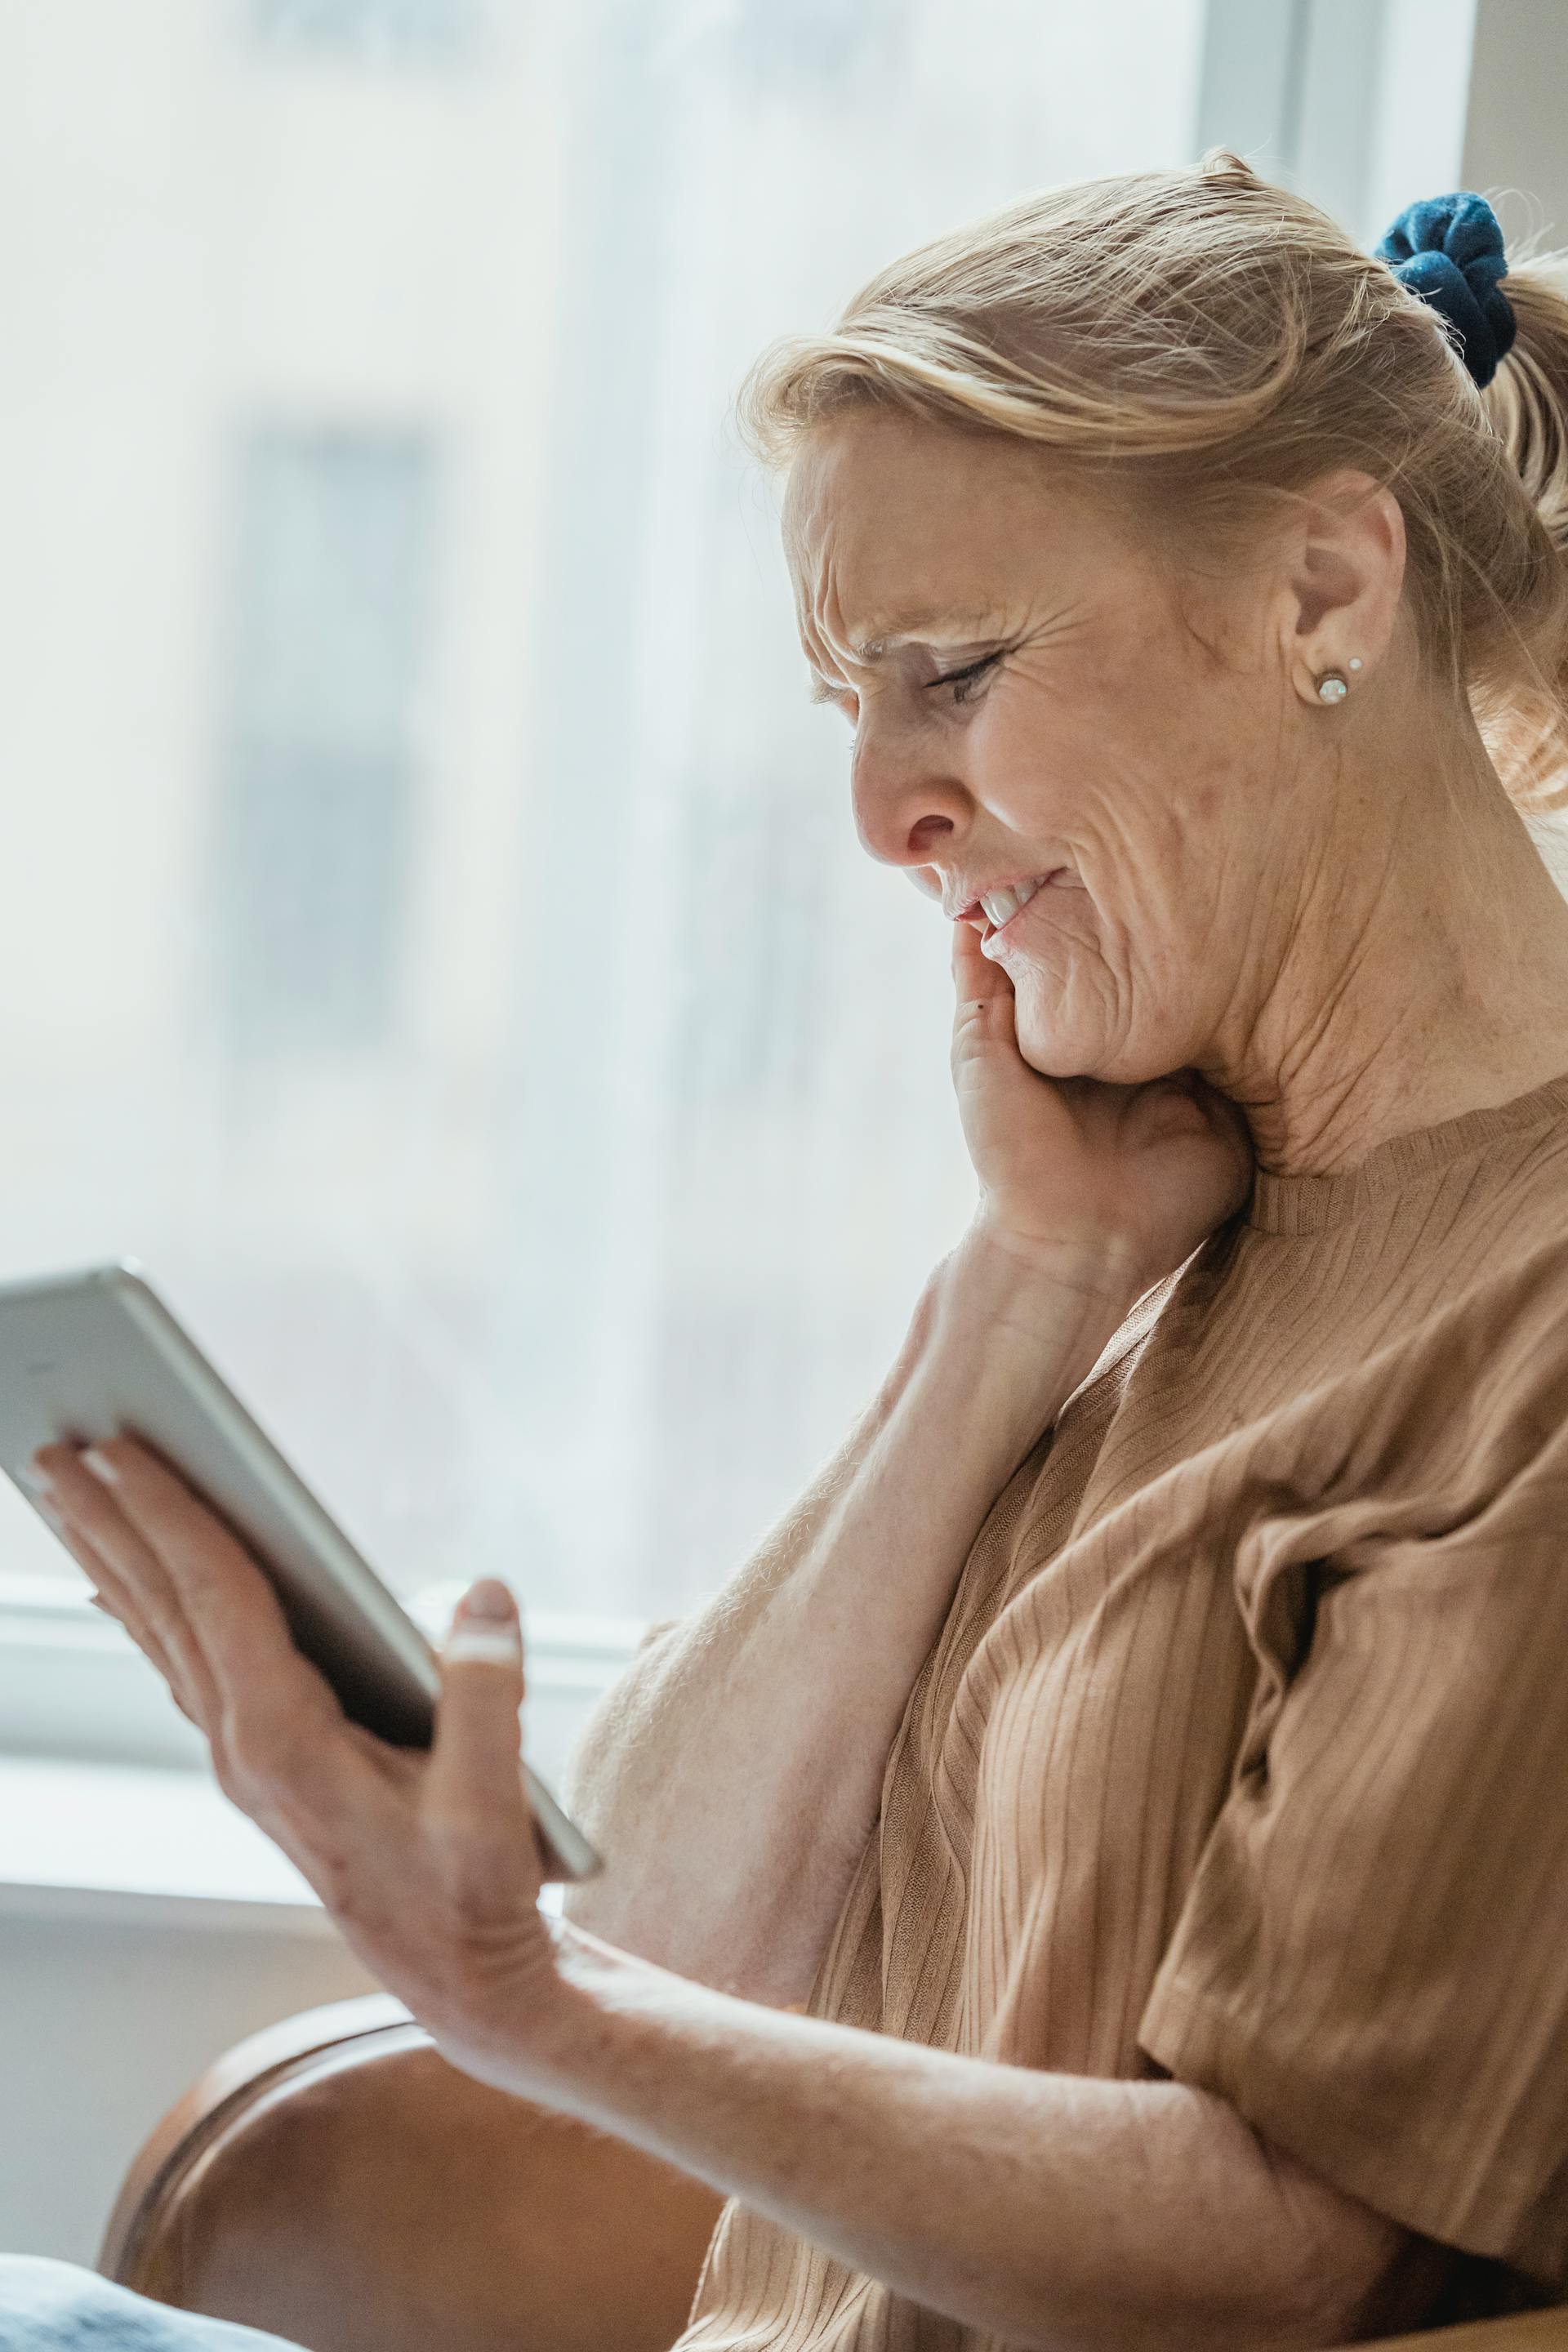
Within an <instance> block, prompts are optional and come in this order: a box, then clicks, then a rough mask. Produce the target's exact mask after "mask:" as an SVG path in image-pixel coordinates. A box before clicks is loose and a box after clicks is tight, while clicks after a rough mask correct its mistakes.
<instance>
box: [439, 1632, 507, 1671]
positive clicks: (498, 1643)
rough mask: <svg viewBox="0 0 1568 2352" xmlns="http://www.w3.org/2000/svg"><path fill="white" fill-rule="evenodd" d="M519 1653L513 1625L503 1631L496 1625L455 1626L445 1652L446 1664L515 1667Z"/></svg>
mask: <svg viewBox="0 0 1568 2352" xmlns="http://www.w3.org/2000/svg"><path fill="white" fill-rule="evenodd" d="M521 1655H522V1642H521V1637H520V1636H519V1634H518V1632H517V1629H516V1627H515V1626H513V1627H512V1628H511V1629H510V1632H504V1633H503V1631H502V1630H501V1628H500V1626H499V1625H471V1626H463V1625H459V1626H458V1631H457V1632H456V1633H454V1634H453V1635H452V1637H451V1639H450V1641H448V1643H447V1647H446V1652H445V1656H446V1661H447V1664H448V1665H449V1666H515V1665H516V1664H517V1662H518V1660H519V1659H520V1658H521Z"/></svg>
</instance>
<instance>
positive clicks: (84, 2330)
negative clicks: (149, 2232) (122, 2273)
mask: <svg viewBox="0 0 1568 2352" xmlns="http://www.w3.org/2000/svg"><path fill="white" fill-rule="evenodd" d="M0 2352H299V2347H298V2346H297V2345H296V2346H289V2345H285V2343H284V2341H283V2338H282V2337H281V2336H262V2335H260V2334H258V2331H257V2330H256V2329H255V2328H254V2327H236V2326H232V2325H231V2324H230V2322H229V2321H227V2320H226V2319H202V2318H200V2317H198V2315H196V2314H195V2312H189V2311H171V2310H170V2309H169V2307H168V2305H167V2304H163V2303H148V2302H147V2301H146V2300H145V2298H144V2297H143V2296H142V2295H139V2294H128V2293H127V2292H126V2290H125V2288H124V2287H122V2286H110V2285H109V2284H108V2283H107V2281H105V2280H103V2279H100V2278H99V2277H97V2276H96V2275H95V2274H94V2273H93V2272H91V2271H79V2270H76V2269H74V2268H73V2267H72V2265H71V2264H70V2263H49V2262H44V2261H41V2260H39V2259H37V2257H35V2256H33V2255H30V2254H0Z"/></svg>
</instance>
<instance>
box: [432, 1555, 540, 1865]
mask: <svg viewBox="0 0 1568 2352" xmlns="http://www.w3.org/2000/svg"><path fill="white" fill-rule="evenodd" d="M521 1706H522V1628H521V1624H520V1623H519V1622H518V1614H517V1602H516V1601H514V1600H513V1598H512V1596H511V1594H510V1591H508V1590H507V1588H506V1586H505V1585H504V1584H502V1583H501V1582H500V1580H499V1579H497V1578H495V1577H486V1578H485V1579H483V1580H482V1581H481V1582H479V1583H478V1584H476V1585H475V1586H474V1587H473V1588H472V1590H471V1591H468V1592H467V1593H466V1594H465V1595H464V1597H463V1600H462V1602H461V1603H460V1605H459V1607H458V1613H457V1615H456V1616H455V1617H454V1618H453V1620H452V1629H451V1632H450V1633H448V1634H447V1645H446V1648H445V1650H444V1651H443V1652H442V1655H441V1697H440V1702H439V1704H438V1706H437V1709H436V1737H435V1741H434V1743H433V1746H432V1748H431V1755H430V1777H429V1784H428V1787H429V1797H430V1802H431V1803H432V1805H434V1806H436V1807H437V1808H438V1809H439V1811H441V1812H442V1813H443V1814H444V1815H445V1816H446V1817H447V1819H449V1820H451V1821H454V1822H462V1821H470V1822H493V1821H494V1819H495V1817H496V1810H497V1807H498V1805H500V1806H501V1807H502V1808H503V1810H505V1811H511V1810H513V1809H514V1808H521V1809H523V1810H524V1811H526V1808H525V1807H523V1800H522V1793H521V1769H520V1767H521V1759H522V1726H521V1719H520V1716H519V1710H520V1708H521Z"/></svg>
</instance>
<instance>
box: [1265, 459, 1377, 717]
mask: <svg viewBox="0 0 1568 2352" xmlns="http://www.w3.org/2000/svg"><path fill="white" fill-rule="evenodd" d="M1285 555H1286V562H1285V578H1284V583H1283V586H1284V596H1283V617H1284V635H1285V645H1284V648H1283V650H1284V654H1285V665H1286V672H1287V675H1288V676H1289V679H1290V682H1291V684H1292V686H1293V687H1294V688H1295V690H1296V692H1297V694H1298V695H1299V696H1300V698H1301V699H1302V701H1303V702H1310V703H1311V704H1313V705H1314V706H1317V704H1318V680H1319V679H1320V678H1321V677H1322V675H1323V673H1324V671H1325V670H1338V671H1339V673H1340V674H1341V676H1342V677H1346V678H1348V679H1350V680H1351V682H1352V687H1356V688H1359V687H1361V686H1363V685H1364V684H1365V683H1366V682H1367V680H1369V679H1370V678H1371V677H1373V674H1374V673H1375V672H1376V670H1377V669H1378V667H1379V666H1380V664H1381V663H1382V661H1383V659H1384V656H1385V655H1386V654H1387V651H1388V647H1389V643H1390V641H1391V639H1392V637H1393V635H1394V625H1395V623H1396V621H1397V619H1398V615H1399V599H1400V593H1401V591H1402V590H1403V588H1404V585H1405V517H1404V514H1403V513H1402V512H1401V510H1400V505H1399V501H1398V499H1396V498H1395V497H1394V493H1393V491H1392V490H1387V489H1384V488H1383V487H1382V486H1381V484H1379V483H1377V482H1374V481H1373V479H1372V478H1371V476H1370V475H1367V474H1357V473H1352V472H1348V471H1346V472H1341V473H1337V474H1330V475H1326V476H1324V478H1322V480H1321V481H1319V482H1315V483H1314V484H1313V485H1312V486H1311V488H1310V489H1309V490H1308V491H1307V492H1305V493H1304V494H1303V496H1302V499H1301V501H1300V507H1299V509H1297V513H1296V517H1295V520H1294V521H1293V522H1292V524H1291V526H1290V528H1289V532H1288V535H1287V540H1286V550H1285ZM1352 662H1353V663H1354V664H1355V665H1356V667H1355V669H1354V670H1353V672H1352V667H1351V665H1352Z"/></svg>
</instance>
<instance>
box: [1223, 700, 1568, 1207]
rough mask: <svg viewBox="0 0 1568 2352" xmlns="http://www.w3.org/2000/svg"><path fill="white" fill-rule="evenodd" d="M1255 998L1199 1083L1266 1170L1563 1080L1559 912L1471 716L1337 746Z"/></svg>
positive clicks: (1563, 959)
mask: <svg viewBox="0 0 1568 2352" xmlns="http://www.w3.org/2000/svg"><path fill="white" fill-rule="evenodd" d="M1316 781H1317V782H1318V783H1319V784H1320V785H1324V784H1325V783H1326V789H1325V790H1321V791H1320V792H1319V793H1318V795H1317V799H1316V802H1315V803H1314V804H1315V805H1316V806H1317V807H1318V808H1319V809H1325V808H1326V809H1327V811H1328V812H1329V815H1328V821H1327V822H1326V823H1321V824H1318V825H1317V826H1316V827H1315V828H1314V829H1313V830H1312V831H1311V835H1310V841H1309V842H1308V843H1307V844H1306V845H1304V846H1301V847H1300V848H1299V851H1298V856H1297V860H1296V863H1297V864H1298V865H1299V866H1300V880H1299V887H1297V888H1296V890H1295V892H1294V894H1293V897H1292V900H1291V902H1290V904H1289V907H1288V908H1287V910H1286V912H1285V914H1284V917H1283V919H1282V920H1281V922H1280V923H1279V926H1278V927H1277V931H1276V936H1275V938H1274V939H1273V940H1271V942H1270V953H1269V956H1268V964H1267V970H1266V975H1265V977H1266V985H1265V986H1264V987H1263V988H1262V989H1261V991H1260V992H1259V994H1258V997H1257V999H1256V1001H1255V1002H1254V1003H1252V1004H1250V1005H1245V1004H1238V1005H1237V1006H1236V1007H1235V1008H1234V1009H1233V1013H1232V1014H1231V1015H1230V1016H1229V1017H1228V1018H1227V1021H1226V1024H1225V1028H1224V1032H1223V1034H1221V1036H1219V1037H1218V1038H1216V1040H1215V1048H1214V1052H1213V1055H1212V1057H1205V1063H1204V1065H1203V1067H1204V1074H1205V1076H1207V1077H1209V1078H1210V1079H1211V1080H1212V1081H1213V1083H1214V1084H1215V1085H1216V1086H1217V1087H1219V1088H1220V1089H1221V1091H1222V1092H1224V1093H1226V1094H1228V1095H1229V1096H1231V1097H1232V1098H1233V1099H1234V1100H1235V1101H1237V1103H1239V1104H1240V1106H1241V1107H1242V1108H1243V1109H1244V1110H1245V1111H1246V1113H1247V1118H1248V1121H1249V1123H1250V1125H1251V1128H1252V1133H1253V1141H1254V1147H1255V1149H1256V1150H1257V1153H1258V1163H1259V1165H1260V1166H1261V1167H1263V1168H1265V1169H1268V1170H1271V1171H1276V1172H1278V1173H1280V1174H1303V1175H1306V1174H1331V1173H1334V1172H1336V1171H1340V1170H1342V1169H1346V1168H1351V1167H1353V1166H1354V1165H1355V1164H1356V1163H1357V1162H1358V1161H1359V1160H1363V1159H1364V1158H1365V1157H1366V1155H1367V1153H1368V1152H1370V1151H1373V1150H1375V1149H1376V1148H1377V1147H1378V1145H1379V1144H1381V1143H1383V1142H1384V1141H1385V1140H1386V1139H1388V1138H1389V1137H1391V1136H1394V1135H1401V1134H1406V1133H1409V1132H1411V1131H1413V1130H1415V1129H1420V1128H1425V1127H1430V1126H1435V1125H1436V1124H1437V1123H1438V1122H1439V1121H1441V1120H1443V1119H1447V1118H1458V1117H1460V1116H1462V1115H1463V1114H1464V1113H1465V1112H1467V1111H1470V1110H1478V1109H1482V1108H1489V1107H1490V1106H1492V1105H1495V1104H1498V1103H1501V1102H1506V1101H1510V1100H1511V1099H1512V1098H1513V1097H1515V1096H1517V1095H1520V1094H1523V1093H1526V1092H1528V1091H1529V1090H1530V1089H1531V1087H1536V1086H1541V1085H1543V1084H1544V1083H1545V1082H1546V1081H1547V1080H1548V1079H1549V1078H1552V1077H1555V1076H1559V1075H1561V1074H1562V1073H1563V1071H1565V1070H1568V903H1565V902H1564V900H1563V897H1562V896H1561V894H1560V893H1559V891H1558V890H1557V888H1556V887H1555V885H1554V884H1553V882H1552V878H1551V876H1550V875H1549V874H1548V872H1547V870H1546V868H1545V866H1544V865H1543V863H1542V858H1541V856H1540V853H1539V852H1538V850H1537V849H1536V847H1535V845H1534V843H1533V841H1532V840H1531V836H1530V834H1529V832H1528V830H1527V828H1526V827H1525V824H1524V823H1523V820H1522V819H1521V816H1520V815H1519V814H1518V812H1517V810H1516V809H1515V808H1514V807H1513V805H1512V803H1510V801H1509V799H1508V797H1507V794H1506V793H1505V792H1504V790H1503V787H1502V785H1501V783H1500V780H1499V778H1498V776H1497V773H1496V771H1495V770H1494V769H1493V767H1492V765H1491V762H1490V761H1489V759H1488V757H1487V753H1486V750H1485V747H1484V745H1483V744H1482V742H1481V740H1480V738H1479V734H1478V732H1477V730H1476V729H1475V726H1474V723H1473V721H1472V720H1471V719H1470V717H1469V713H1468V710H1464V711H1463V712H1461V713H1460V714H1458V715H1453V714H1449V716H1448V717H1447V722H1446V723H1444V722H1443V721H1439V720H1435V719H1430V718H1429V717H1427V716H1426V714H1425V713H1421V712H1414V711H1406V712H1405V713H1404V714H1399V713H1392V714H1390V717H1389V719H1388V720H1387V721H1386V722H1385V723H1384V725H1383V726H1382V727H1380V728H1377V729H1369V730H1367V731H1366V733H1365V734H1364V736H1363V738H1362V739H1360V740H1353V741H1347V743H1346V745H1345V746H1344V747H1343V748H1342V749H1340V750H1337V751H1336V752H1335V754H1334V764H1333V771H1332V774H1331V776H1330V777H1329V778H1327V779H1323V778H1319V779H1318V780H1316Z"/></svg>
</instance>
